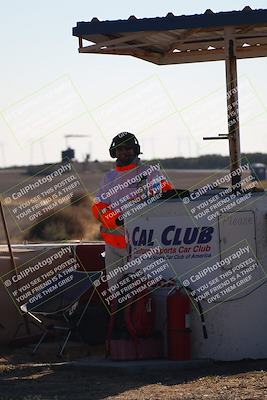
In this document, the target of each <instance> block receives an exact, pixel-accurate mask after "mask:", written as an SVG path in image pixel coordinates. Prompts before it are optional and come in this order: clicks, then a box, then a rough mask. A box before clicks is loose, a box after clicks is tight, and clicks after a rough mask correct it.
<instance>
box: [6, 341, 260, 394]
mask: <svg viewBox="0 0 267 400" xmlns="http://www.w3.org/2000/svg"><path fill="white" fill-rule="evenodd" d="M45 346H46V347H45V350H44V349H43V352H42V353H41V354H39V355H38V356H35V357H34V358H33V357H32V356H30V349H29V347H24V348H21V349H16V350H14V349H13V350H12V352H10V351H8V352H7V351H6V352H5V354H4V355H2V356H1V358H0V399H1V400H22V399H24V400H48V399H49V400H50V399H51V400H52V399H53V400H63V399H68V400H74V399H77V400H85V399H86V400H100V399H101V400H102V399H103V400H104V399H105V400H163V399H164V400H178V399H179V400H180V399H183V400H206V399H207V400H254V399H255V400H256V399H257V400H261V399H267V360H258V361H255V360H247V361H242V362H223V363H222V362H217V363H214V364H211V365H209V366H208V367H205V368H203V367H202V368H198V369H194V370H181V369H179V370H178V369H177V370H171V371H170V370H168V371H167V370H162V369H161V370H157V371H155V370H154V371H153V372H152V371H148V372H145V373H144V372H140V373H132V372H129V371H127V370H122V369H119V370H110V369H109V370H106V369H101V370H99V369H98V370H94V369H92V367H86V366H77V365H76V366H74V365H70V364H68V363H67V364H66V363H65V364H64V363H63V364H62V362H64V361H70V360H74V359H79V358H84V357H85V356H88V348H87V349H86V348H84V347H83V348H81V347H76V348H75V346H74V347H73V346H72V347H68V350H67V351H66V355H65V357H64V358H63V359H62V360H61V359H58V358H56V357H55V353H54V350H55V348H54V347H53V346H52V345H51V346H52V347H51V346H49V345H45ZM47 346H48V347H47ZM70 348H71V350H70ZM81 349H82V350H81ZM3 352H4V350H2V351H1V354H3ZM48 360H50V363H48Z"/></svg>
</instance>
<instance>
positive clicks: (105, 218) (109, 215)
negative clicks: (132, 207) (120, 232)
mask: <svg viewBox="0 0 267 400" xmlns="http://www.w3.org/2000/svg"><path fill="white" fill-rule="evenodd" d="M92 213H93V215H94V217H95V218H96V219H97V220H98V221H100V222H101V223H102V224H103V225H104V226H105V227H106V228H108V229H116V228H118V226H119V225H117V224H116V219H117V218H118V217H119V216H120V215H121V214H120V213H118V212H117V211H116V210H112V209H111V208H110V205H109V204H107V203H103V202H97V203H94V204H93V206H92Z"/></svg>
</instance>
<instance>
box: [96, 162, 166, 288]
mask: <svg viewBox="0 0 267 400" xmlns="http://www.w3.org/2000/svg"><path fill="white" fill-rule="evenodd" d="M171 189H173V186H172V184H171V183H170V182H168V181H167V179H166V177H165V176H163V174H162V172H161V170H160V166H159V164H157V165H151V164H145V163H141V162H140V159H139V158H137V157H136V159H135V160H134V162H132V163H131V164H129V165H127V166H123V167H121V166H116V168H115V169H113V170H110V171H108V172H107V173H106V174H105V175H104V177H103V179H102V181H101V183H100V186H99V190H98V192H97V194H96V200H95V202H94V204H93V206H92V212H93V215H94V216H95V218H97V219H98V220H99V221H100V222H101V228H100V234H101V236H102V238H103V239H104V241H105V267H106V273H108V272H109V271H111V270H113V269H114V268H115V267H118V266H121V265H124V264H125V263H126V257H127V254H126V239H125V231H124V227H123V225H122V221H123V219H124V217H125V216H129V215H131V211H132V210H133V209H134V207H135V206H136V204H137V203H140V202H145V201H146V200H147V199H148V198H151V197H153V196H158V197H159V196H160V194H162V193H164V192H166V191H168V190H171ZM111 283H114V281H113V282H111ZM109 285H110V282H109Z"/></svg>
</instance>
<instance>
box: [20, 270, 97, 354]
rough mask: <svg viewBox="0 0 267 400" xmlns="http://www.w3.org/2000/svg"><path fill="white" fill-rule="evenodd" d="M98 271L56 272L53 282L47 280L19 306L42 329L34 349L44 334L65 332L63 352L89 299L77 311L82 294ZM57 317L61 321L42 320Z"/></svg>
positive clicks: (34, 350)
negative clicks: (47, 282)
mask: <svg viewBox="0 0 267 400" xmlns="http://www.w3.org/2000/svg"><path fill="white" fill-rule="evenodd" d="M100 276H101V272H82V271H72V272H70V273H69V274H68V275H67V276H63V275H62V274H59V275H57V276H56V278H55V279H54V282H52V283H49V285H47V286H46V287H44V288H43V289H42V290H40V291H39V292H37V293H35V296H34V297H32V298H30V299H29V301H28V302H27V303H26V304H24V305H22V306H21V310H22V311H23V312H24V313H26V314H27V315H29V316H30V317H31V318H32V319H33V323H34V324H35V325H37V326H38V327H39V328H41V329H42V330H43V334H42V336H41V338H40V340H39V342H38V343H37V344H36V346H35V347H34V349H33V354H34V353H36V351H37V350H38V348H39V347H40V345H41V343H42V342H43V341H44V339H45V338H46V337H47V335H48V334H49V333H51V332H53V331H56V330H58V331H63V332H66V335H65V338H64V341H63V344H62V346H61V347H60V351H59V356H62V354H63V352H64V349H65V347H66V345H67V343H68V340H69V338H70V336H71V334H72V333H73V332H74V331H75V332H77V328H78V327H79V324H80V321H81V320H82V317H83V315H84V313H85V311H86V308H87V306H88V304H89V302H90V299H89V301H88V302H87V304H86V306H85V307H84V310H83V311H82V312H81V313H80V312H79V313H78V314H77V311H78V303H79V299H80V298H81V296H82V295H83V294H84V293H85V292H86V291H87V290H89V289H90V288H91V287H92V285H93V284H94V281H95V280H98V279H99V278H100ZM47 319H52V320H53V321H60V322H61V323H63V324H61V325H57V324H55V323H52V324H48V323H46V321H45V320H47Z"/></svg>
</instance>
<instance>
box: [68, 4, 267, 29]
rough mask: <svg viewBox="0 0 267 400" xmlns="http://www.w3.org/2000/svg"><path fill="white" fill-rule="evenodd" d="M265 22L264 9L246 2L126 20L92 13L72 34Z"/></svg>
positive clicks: (133, 17) (266, 17)
mask: <svg viewBox="0 0 267 400" xmlns="http://www.w3.org/2000/svg"><path fill="white" fill-rule="evenodd" d="M266 22H267V9H264V10H263V9H259V10H252V9H251V8H250V7H249V6H246V7H245V8H244V9H243V10H242V11H226V12H225V11H224V12H218V13H214V12H213V11H212V10H210V9H208V10H206V11H205V13H204V14H195V15H180V16H177V15H173V14H172V13H171V12H170V13H168V14H167V15H166V16H165V17H155V18H136V17H135V16H134V15H132V16H130V17H129V18H128V19H126V20H121V19H119V20H115V21H99V20H98V19H97V18H96V17H94V18H93V19H92V20H91V21H90V22H78V23H77V26H76V27H75V28H73V35H74V36H81V35H88V34H91V33H93V34H114V33H121V32H138V31H153V30H157V31H160V30H172V29H193V28H208V27H216V26H227V25H238V24H241V25H244V24H254V23H256V24H259V23H266Z"/></svg>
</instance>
